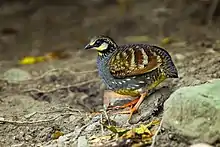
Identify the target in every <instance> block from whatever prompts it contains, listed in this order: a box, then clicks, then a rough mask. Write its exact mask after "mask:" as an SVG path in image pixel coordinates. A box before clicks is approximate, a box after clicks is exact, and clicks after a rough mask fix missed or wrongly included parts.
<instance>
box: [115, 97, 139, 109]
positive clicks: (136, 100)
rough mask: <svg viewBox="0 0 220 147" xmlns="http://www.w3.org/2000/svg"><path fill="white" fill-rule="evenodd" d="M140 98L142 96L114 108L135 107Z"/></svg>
mask: <svg viewBox="0 0 220 147" xmlns="http://www.w3.org/2000/svg"><path fill="white" fill-rule="evenodd" d="M139 99H140V98H136V99H134V100H132V101H131V102H128V103H126V104H124V105H122V106H113V107H112V109H124V108H127V107H133V106H134V105H135V104H136V103H137V102H138V101H139Z"/></svg>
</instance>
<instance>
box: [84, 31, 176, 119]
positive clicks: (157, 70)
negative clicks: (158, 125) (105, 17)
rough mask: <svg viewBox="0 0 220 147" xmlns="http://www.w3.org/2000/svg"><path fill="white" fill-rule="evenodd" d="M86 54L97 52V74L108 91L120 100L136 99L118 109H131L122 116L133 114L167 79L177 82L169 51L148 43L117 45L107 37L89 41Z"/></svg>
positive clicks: (97, 37)
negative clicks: (124, 98)
mask: <svg viewBox="0 0 220 147" xmlns="http://www.w3.org/2000/svg"><path fill="white" fill-rule="evenodd" d="M84 49H86V50H89V49H91V50H96V51H97V52H98V55H97V68H98V74H99V76H100V77H101V79H102V81H103V82H104V84H105V85H106V88H107V90H110V91H112V92H113V93H114V94H115V95H117V96H121V97H127V96H131V97H136V99H134V100H132V101H131V102H129V103H127V104H124V105H123V106H119V107H117V108H125V107H131V108H130V109H129V110H125V111H121V112H119V113H121V114H130V115H129V120H130V119H131V117H132V114H133V113H135V112H136V111H137V110H138V108H139V106H140V105H141V103H142V102H143V100H144V99H145V97H147V96H149V95H150V94H151V93H152V91H153V90H154V89H155V88H156V87H157V86H158V85H159V84H160V83H161V82H163V81H164V80H166V79H167V78H178V71H177V68H176V66H175V65H174V62H173V61H172V58H171V56H170V54H169V53H168V51H166V50H165V49H163V48H161V47H159V46H156V45H152V44H147V43H145V44H144V43H134V44H122V45H118V44H117V43H116V42H115V41H114V40H113V39H112V38H111V37H110V36H106V35H99V36H94V37H92V38H91V39H90V41H89V43H88V44H86V45H85V47H84Z"/></svg>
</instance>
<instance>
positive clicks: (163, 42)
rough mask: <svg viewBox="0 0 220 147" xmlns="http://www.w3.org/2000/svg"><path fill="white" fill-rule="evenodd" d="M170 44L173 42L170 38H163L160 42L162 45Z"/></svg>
mask: <svg viewBox="0 0 220 147" xmlns="http://www.w3.org/2000/svg"><path fill="white" fill-rule="evenodd" d="M172 42H173V40H172V39H171V38H170V37H165V38H163V39H162V40H161V44H162V45H167V44H171V43H172Z"/></svg>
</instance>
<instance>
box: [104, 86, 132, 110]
mask: <svg viewBox="0 0 220 147" xmlns="http://www.w3.org/2000/svg"><path fill="white" fill-rule="evenodd" d="M115 98H119V99H123V98H133V97H132V96H129V95H121V94H118V93H116V92H114V91H111V90H105V92H104V101H103V103H104V105H105V106H106V107H109V103H110V101H111V99H115ZM133 103H134V104H136V102H133ZM134 104H133V105H134ZM128 106H130V105H128ZM128 106H127V107H128ZM111 108H113V109H114V108H117V106H115V107H114V106H113V107H110V109H111ZM122 108H125V107H122Z"/></svg>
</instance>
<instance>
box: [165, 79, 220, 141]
mask: <svg viewBox="0 0 220 147" xmlns="http://www.w3.org/2000/svg"><path fill="white" fill-rule="evenodd" d="M219 94H220V80H219V79H217V80H213V81H212V82H210V83H206V84H201V85H197V86H189V87H182V88H180V89H178V90H176V91H175V92H174V93H173V94H171V96H170V97H169V99H168V100H167V101H166V102H165V104H164V114H163V126H164V127H165V128H171V129H173V130H175V131H176V132H178V133H179V134H181V135H183V136H187V137H190V138H192V140H191V141H192V142H206V143H210V144H212V143H214V142H215V141H217V140H219V139H220V97H219Z"/></svg>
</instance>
